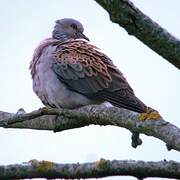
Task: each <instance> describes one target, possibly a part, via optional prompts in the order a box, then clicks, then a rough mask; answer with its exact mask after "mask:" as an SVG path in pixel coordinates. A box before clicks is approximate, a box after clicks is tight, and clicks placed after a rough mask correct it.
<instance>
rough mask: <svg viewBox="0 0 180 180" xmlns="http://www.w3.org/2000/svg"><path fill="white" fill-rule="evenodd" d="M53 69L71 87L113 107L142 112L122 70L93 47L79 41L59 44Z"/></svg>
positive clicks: (141, 107)
mask: <svg viewBox="0 0 180 180" xmlns="http://www.w3.org/2000/svg"><path fill="white" fill-rule="evenodd" d="M52 68H53V70H54V71H55V73H56V74H57V76H58V78H59V79H60V80H61V81H63V82H64V83H65V84H66V85H67V86H68V87H69V88H70V89H72V90H73V91H77V92H78V93H81V94H84V95H85V96H88V97H90V98H94V99H96V100H97V99H98V100H100V101H108V102H110V103H112V104H113V105H115V106H118V107H124V108H126V109H129V110H133V111H137V112H144V111H145V108H146V106H145V105H144V104H143V103H142V102H141V101H140V100H139V99H138V98H137V97H136V96H135V95H134V92H133V90H132V88H131V87H130V86H129V84H128V82H127V81H126V79H125V78H124V77H123V75H122V73H121V72H120V71H119V70H118V69H117V68H116V67H115V66H114V65H113V63H112V61H111V60H110V59H109V58H108V57H107V56H106V55H104V54H103V53H101V52H100V51H99V50H98V49H97V48H96V47H95V46H92V45H90V44H88V43H87V42H85V41H82V40H70V41H66V42H64V43H61V44H59V45H58V47H57V51H56V52H55V53H54V64H53V67H52Z"/></svg>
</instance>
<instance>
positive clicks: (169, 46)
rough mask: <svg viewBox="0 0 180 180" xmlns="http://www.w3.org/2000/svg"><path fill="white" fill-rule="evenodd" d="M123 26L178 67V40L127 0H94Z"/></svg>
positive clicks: (179, 51) (179, 66)
mask: <svg viewBox="0 0 180 180" xmlns="http://www.w3.org/2000/svg"><path fill="white" fill-rule="evenodd" d="M95 1H96V2H97V3H98V4H100V5H101V6H102V7H103V8H104V9H105V10H106V11H107V12H108V13H109V15H110V19H111V21H112V22H114V23H117V24H119V25H120V26H121V27H123V28H124V29H125V30H126V31H127V32H128V34H129V35H133V36H135V37H136V38H138V39H139V40H140V41H142V42H143V43H144V44H146V45H147V46H148V47H149V48H151V49H152V50H153V51H155V52H156V53H158V54H159V55H160V56H162V57H164V58H165V59H166V60H167V61H168V62H170V63H171V64H173V65H174V66H176V67H177V68H178V69H180V41H179V39H177V38H175V37H174V36H173V35H171V34H170V33H169V32H167V30H165V29H163V28H162V27H161V26H160V25H158V24H157V23H156V22H154V21H153V20H152V19H150V18H149V17H148V16H147V15H145V14H144V13H142V12H141V11H140V10H139V9H138V8H136V7H135V6H134V4H133V3H132V2H131V1H129V0H95Z"/></svg>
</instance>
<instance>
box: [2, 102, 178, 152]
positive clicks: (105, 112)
mask: <svg viewBox="0 0 180 180" xmlns="http://www.w3.org/2000/svg"><path fill="white" fill-rule="evenodd" d="M138 116H139V114H138V113H135V112H132V111H128V110H126V109H120V108H117V107H108V108H107V107H104V106H98V105H93V106H85V107H82V108H79V109H76V110H68V109H56V108H53V109H49V108H41V109H39V110H36V111H33V112H31V113H25V114H11V113H6V112H2V111H0V127H5V128H30V129H41V130H53V131H54V132H59V131H63V130H67V129H73V128H80V127H84V126H88V125H91V124H95V125H103V126H106V125H113V126H119V127H123V128H126V129H129V130H130V131H131V132H132V133H133V137H132V140H133V139H134V141H136V142H133V143H135V145H134V144H133V143H132V144H133V147H136V146H137V145H140V144H141V143H142V142H141V140H140V139H139V133H142V134H146V135H147V136H153V137H156V138H158V139H160V140H162V141H164V142H165V143H166V144H167V147H168V150H170V149H174V150H177V151H180V129H179V128H178V127H176V126H174V125H173V124H171V123H169V122H166V121H165V120H163V119H162V118H161V119H159V120H146V121H140V120H139V119H138Z"/></svg>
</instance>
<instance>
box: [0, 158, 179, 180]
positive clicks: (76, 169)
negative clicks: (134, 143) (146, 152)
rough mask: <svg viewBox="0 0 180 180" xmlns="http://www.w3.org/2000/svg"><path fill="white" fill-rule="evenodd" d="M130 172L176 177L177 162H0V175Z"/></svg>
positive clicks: (93, 175)
mask: <svg viewBox="0 0 180 180" xmlns="http://www.w3.org/2000/svg"><path fill="white" fill-rule="evenodd" d="M118 175H119V176H120V175H121V176H122V175H128V176H134V177H137V178H139V179H140V178H141V179H142V178H146V177H162V178H164V177H165V178H177V179H179V178H180V163H178V162H175V161H159V162H144V161H132V160H131V161H127V160H124V161H123V160H122V161H117V160H114V161H109V160H105V159H101V160H100V161H97V162H94V163H84V164H79V163H76V164H58V163H53V162H49V161H37V160H31V161H30V162H28V163H22V164H14V165H6V166H0V179H4V180H5V179H6V180H7V179H22V178H23V179H24V178H28V179H29V178H48V179H49V178H66V179H69V178H73V179H74V178H99V177H107V176H118Z"/></svg>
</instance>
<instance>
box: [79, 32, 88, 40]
mask: <svg viewBox="0 0 180 180" xmlns="http://www.w3.org/2000/svg"><path fill="white" fill-rule="evenodd" d="M77 36H78V38H80V39H81V38H82V39H86V40H87V41H89V38H88V37H86V36H85V35H84V34H83V33H82V32H78V33H77Z"/></svg>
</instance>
